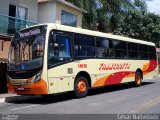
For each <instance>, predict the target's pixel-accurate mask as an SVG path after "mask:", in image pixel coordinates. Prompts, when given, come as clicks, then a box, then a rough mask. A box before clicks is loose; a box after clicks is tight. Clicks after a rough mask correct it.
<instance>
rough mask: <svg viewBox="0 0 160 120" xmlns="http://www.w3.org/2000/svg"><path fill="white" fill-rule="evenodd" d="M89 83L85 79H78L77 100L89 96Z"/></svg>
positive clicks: (76, 83) (75, 89)
mask: <svg viewBox="0 0 160 120" xmlns="http://www.w3.org/2000/svg"><path fill="white" fill-rule="evenodd" d="M88 89H89V86H88V81H87V79H86V78H85V77H82V76H80V77H78V78H77V79H76V81H75V83H74V93H75V96H76V97H77V98H83V97H86V96H87V94H88Z"/></svg>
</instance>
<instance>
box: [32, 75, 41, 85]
mask: <svg viewBox="0 0 160 120" xmlns="http://www.w3.org/2000/svg"><path fill="white" fill-rule="evenodd" d="M40 80H41V74H40V73H38V74H37V75H36V76H35V79H34V82H35V83H36V82H38V81H40Z"/></svg>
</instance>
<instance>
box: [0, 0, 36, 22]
mask: <svg viewBox="0 0 160 120" xmlns="http://www.w3.org/2000/svg"><path fill="white" fill-rule="evenodd" d="M9 4H13V5H19V6H23V7H26V8H28V12H29V15H28V20H29V21H33V22H36V23H37V14H38V0H0V14H3V15H9Z"/></svg>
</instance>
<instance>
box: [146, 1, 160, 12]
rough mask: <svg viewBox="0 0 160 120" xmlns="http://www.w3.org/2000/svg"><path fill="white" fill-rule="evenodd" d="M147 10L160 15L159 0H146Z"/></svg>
mask: <svg viewBox="0 0 160 120" xmlns="http://www.w3.org/2000/svg"><path fill="white" fill-rule="evenodd" d="M146 3H147V5H148V11H149V12H154V13H156V14H159V15H160V0H147V2H146Z"/></svg>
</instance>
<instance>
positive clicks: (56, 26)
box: [32, 23, 155, 46]
mask: <svg viewBox="0 0 160 120" xmlns="http://www.w3.org/2000/svg"><path fill="white" fill-rule="evenodd" d="M39 25H48V28H50V29H56V30H63V31H67V32H75V33H81V34H85V35H92V36H96V37H104V38H110V39H115V40H121V41H127V42H134V43H140V44H145V45H146V44H147V45H151V46H155V44H154V43H152V42H147V41H144V40H139V39H133V38H129V37H124V36H120V35H112V34H108V33H102V32H98V31H92V30H87V29H82V28H76V27H70V26H65V25H60V24H54V23H45V24H38V25H35V26H39ZM32 27H33V26H32Z"/></svg>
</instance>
